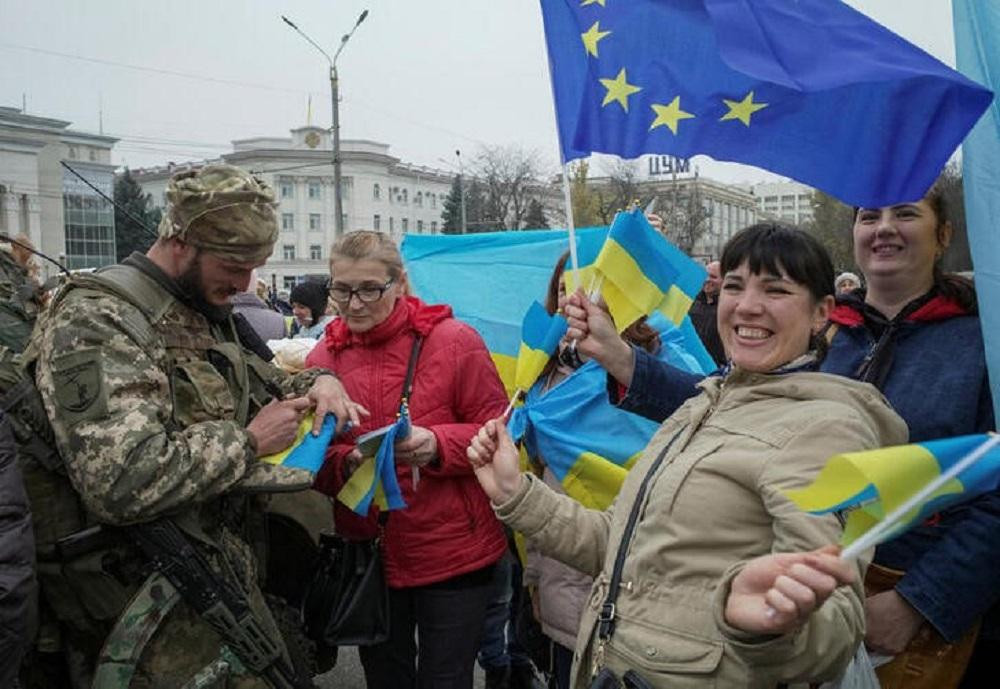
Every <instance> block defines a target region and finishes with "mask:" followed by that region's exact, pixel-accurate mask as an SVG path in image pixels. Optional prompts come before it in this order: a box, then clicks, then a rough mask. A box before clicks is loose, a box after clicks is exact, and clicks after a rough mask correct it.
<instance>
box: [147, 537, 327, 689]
mask: <svg viewBox="0 0 1000 689" xmlns="http://www.w3.org/2000/svg"><path fill="white" fill-rule="evenodd" d="M128 532H129V534H130V535H131V537H132V539H133V540H134V541H135V542H136V544H137V545H138V546H139V548H140V549H141V550H142V552H143V553H144V554H145V555H146V556H147V557H148V558H149V561H150V563H151V564H152V566H153V567H154V568H155V569H156V570H157V571H158V572H159V573H160V574H162V575H163V576H164V578H166V579H167V581H169V582H170V583H171V584H173V586H174V588H176V589H177V592H178V593H179V594H180V596H181V598H182V599H183V600H184V601H185V602H186V603H187V604H188V605H190V606H191V607H192V608H193V609H194V611H195V612H196V613H198V615H199V616H201V618H202V619H203V620H205V621H206V622H207V623H208V624H209V625H210V626H211V627H212V628H213V629H214V630H215V631H216V632H218V634H219V636H221V637H222V639H223V641H224V642H225V643H226V645H227V646H228V647H229V648H230V649H231V650H232V651H233V653H234V654H236V656H237V657H238V658H239V659H240V661H241V662H242V663H243V664H244V665H246V666H247V667H248V668H250V669H251V670H253V671H254V672H256V673H258V674H259V675H261V676H263V677H264V678H266V679H267V680H268V681H269V682H270V683H271V684H272V685H273V686H274V687H275V688H276V689H306V688H309V689H312V688H313V687H314V685H313V683H312V681H311V680H310V679H308V678H301V677H299V676H298V675H297V673H296V672H295V670H294V669H293V668H292V667H291V665H290V664H289V663H288V661H286V660H285V658H284V656H283V655H282V653H281V649H280V648H279V646H278V645H277V644H276V643H275V642H274V641H273V640H272V639H271V638H270V637H269V636H268V634H267V632H266V631H265V629H264V628H263V626H262V625H261V624H260V621H259V620H258V619H257V618H256V616H255V615H254V613H253V610H252V609H251V607H250V604H249V603H248V601H247V599H246V596H244V595H243V592H242V591H240V590H239V589H238V588H236V587H235V586H232V585H230V584H229V583H227V582H225V581H224V580H222V579H221V578H220V577H219V576H218V575H217V574H216V573H215V572H214V571H213V570H212V568H211V566H210V565H209V563H208V560H207V559H206V558H205V556H204V555H203V554H202V553H201V551H199V550H198V549H197V548H195V547H194V546H193V545H192V544H191V542H190V540H189V539H188V537H187V536H186V535H185V534H184V532H182V531H181V530H180V528H178V526H177V525H176V524H175V523H174V522H173V521H172V520H170V519H159V520H157V521H155V522H149V523H146V524H136V525H134V526H131V527H128Z"/></svg>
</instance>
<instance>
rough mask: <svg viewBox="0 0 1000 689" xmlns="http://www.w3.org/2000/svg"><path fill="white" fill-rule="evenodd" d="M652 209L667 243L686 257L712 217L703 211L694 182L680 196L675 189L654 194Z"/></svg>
mask: <svg viewBox="0 0 1000 689" xmlns="http://www.w3.org/2000/svg"><path fill="white" fill-rule="evenodd" d="M653 205H654V212H655V213H656V214H658V215H659V216H660V217H661V218H663V224H664V227H665V230H664V233H665V234H666V235H667V239H669V240H670V241H671V242H673V243H674V244H676V245H677V248H679V249H680V250H681V251H683V252H685V253H687V254H690V253H691V252H692V251H693V250H694V247H695V245H696V244H697V243H698V241H699V240H700V239H701V238H702V237H703V236H704V235H705V233H706V232H708V230H709V229H710V228H711V226H712V213H711V211H710V210H709V209H708V208H706V207H705V202H704V199H703V198H702V195H701V187H700V185H699V184H698V179H697V178H695V179H694V180H693V182H692V183H691V184H689V185H685V188H684V190H683V191H681V192H680V193H678V191H677V189H676V188H675V189H673V190H671V191H667V192H662V193H660V194H657V195H656V197H655V203H654V204H653Z"/></svg>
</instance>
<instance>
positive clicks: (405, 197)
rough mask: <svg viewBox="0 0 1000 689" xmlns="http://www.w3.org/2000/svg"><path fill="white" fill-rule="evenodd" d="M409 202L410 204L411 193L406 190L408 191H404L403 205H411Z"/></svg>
mask: <svg viewBox="0 0 1000 689" xmlns="http://www.w3.org/2000/svg"><path fill="white" fill-rule="evenodd" d="M409 202H410V195H409V191H408V190H406V189H403V203H409Z"/></svg>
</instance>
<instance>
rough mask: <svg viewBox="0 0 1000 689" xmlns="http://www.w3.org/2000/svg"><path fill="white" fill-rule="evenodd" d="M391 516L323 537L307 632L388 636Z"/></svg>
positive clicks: (325, 639)
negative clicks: (358, 531)
mask: <svg viewBox="0 0 1000 689" xmlns="http://www.w3.org/2000/svg"><path fill="white" fill-rule="evenodd" d="M421 342H422V338H421V337H420V336H419V335H418V336H417V337H416V338H414V340H413V349H412V350H411V351H410V362H409V364H408V365H407V368H406V378H405V379H404V380H403V392H402V395H401V396H400V408H401V409H402V408H404V407H405V406H406V405H408V404H409V398H410V393H411V391H412V389H413V375H414V373H415V372H416V368H417V357H419V356H420V345H421ZM388 518H389V514H388V512H382V513H380V514H379V518H378V530H379V535H378V536H377V537H376V538H374V539H372V540H369V541H348V540H345V539H343V538H341V537H340V536H338V535H336V534H327V533H325V534H321V535H320V556H319V559H318V563H317V565H316V571H315V573H314V574H313V578H312V581H311V582H310V583H309V586H308V587H307V588H306V591H305V595H304V596H303V597H302V621H303V623H304V626H305V631H306V635H307V636H308V637H309V638H310V639H312V640H313V641H316V642H319V643H323V644H326V645H328V646H371V645H374V644H378V643H382V642H383V641H385V640H386V639H388V638H389V623H390V621H389V587H388V585H387V584H386V581H385V570H384V569H383V564H382V547H381V546H382V535H383V533H384V531H385V524H386V521H387V520H388Z"/></svg>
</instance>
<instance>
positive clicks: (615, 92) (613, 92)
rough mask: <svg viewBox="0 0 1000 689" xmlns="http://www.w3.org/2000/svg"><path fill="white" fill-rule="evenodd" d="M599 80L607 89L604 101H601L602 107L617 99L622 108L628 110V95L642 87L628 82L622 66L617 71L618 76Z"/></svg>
mask: <svg viewBox="0 0 1000 689" xmlns="http://www.w3.org/2000/svg"><path fill="white" fill-rule="evenodd" d="M600 82H601V85H603V86H604V88H606V89H607V90H608V92H607V93H606V94H605V95H604V102H603V103H601V107H602V108H603V107H604V106H605V105H607V104H608V103H610V102H612V101H618V103H619V105H621V106H622V109H623V110H625V112H628V97H629V96H631V95H632V94H633V93H637V92H638V91H642V88H640V87H638V86H635V85H633V84H630V83H628V81H627V80H626V77H625V68H624V67H622V71H620V72H618V76H616V77H615V78H614V79H601V80H600Z"/></svg>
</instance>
